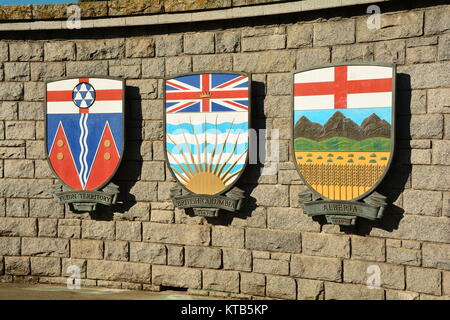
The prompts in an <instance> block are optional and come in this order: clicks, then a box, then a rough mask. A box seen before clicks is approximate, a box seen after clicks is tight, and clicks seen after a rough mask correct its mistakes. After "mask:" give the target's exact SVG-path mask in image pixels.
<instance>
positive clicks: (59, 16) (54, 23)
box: [0, 0, 391, 31]
mask: <svg viewBox="0 0 450 320" xmlns="http://www.w3.org/2000/svg"><path fill="white" fill-rule="evenodd" d="M385 1H391V0H327V1H323V0H301V1H295V0H115V1H98V2H82V3H74V4H70V3H68V4H51V5H17V6H0V31H24V30H53V29H66V28H67V25H66V19H67V18H68V17H69V16H71V13H69V14H68V12H67V7H68V6H70V5H77V6H79V7H80V18H81V28H105V27H123V26H140V25H158V24H171V23H186V22H198V21H213V20H229V19H237V18H249V17H257V16H265V15H275V14H286V13H295V12H303V11H312V10H320V9H327V8H328V9H329V8H337V7H343V6H352V5H360V4H370V3H377V2H385Z"/></svg>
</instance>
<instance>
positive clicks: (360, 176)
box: [293, 64, 395, 200]
mask: <svg viewBox="0 0 450 320" xmlns="http://www.w3.org/2000/svg"><path fill="white" fill-rule="evenodd" d="M394 91H395V67H394V66H393V65H385V64H349V65H327V66H323V67H316V68H313V69H308V70H303V71H299V72H296V73H294V103H293V151H294V159H295V163H296V166H297V169H298V171H299V173H300V175H301V176H302V178H303V180H304V181H305V183H306V184H307V185H308V186H309V187H310V188H311V189H313V190H314V191H315V192H316V193H318V194H319V195H320V198H323V199H326V200H359V199H362V198H364V197H365V196H367V195H368V194H369V193H371V192H372V191H373V190H374V189H375V188H376V187H377V186H378V184H379V183H380V182H381V180H382V178H383V177H384V175H385V173H386V172H387V170H388V168H389V166H390V163H391V160H392V156H393V150H394V114H395V113H394Z"/></svg>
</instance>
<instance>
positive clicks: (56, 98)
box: [46, 78, 124, 211]
mask: <svg viewBox="0 0 450 320" xmlns="http://www.w3.org/2000/svg"><path fill="white" fill-rule="evenodd" d="M46 89H47V90H46V152H47V155H48V161H49V163H50V166H51V168H52V170H53V172H54V173H55V174H56V176H57V177H58V178H59V180H60V181H61V183H57V184H56V185H54V192H55V193H54V198H55V199H56V200H57V201H58V202H59V203H69V204H70V205H71V206H72V208H73V209H74V210H75V211H93V210H95V209H96V205H97V204H98V203H100V204H103V205H111V204H113V203H115V201H116V197H117V194H118V187H117V186H116V185H114V184H112V183H110V184H109V185H107V184H108V182H109V181H110V179H111V178H112V177H113V176H114V173H115V172H116V170H117V168H118V166H119V164H120V161H121V158H122V152H123V147H124V131H123V121H124V117H123V102H124V83H123V81H122V80H118V79H110V78H71V79H63V80H58V81H52V82H48V83H47V88H46Z"/></svg>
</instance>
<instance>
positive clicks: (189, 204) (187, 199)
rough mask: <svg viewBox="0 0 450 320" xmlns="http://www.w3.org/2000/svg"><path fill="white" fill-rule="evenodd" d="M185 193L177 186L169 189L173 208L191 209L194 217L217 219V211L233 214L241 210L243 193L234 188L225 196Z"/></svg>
mask: <svg viewBox="0 0 450 320" xmlns="http://www.w3.org/2000/svg"><path fill="white" fill-rule="evenodd" d="M183 193H184V194H183ZM186 193H187V192H186V190H183V189H182V188H181V187H179V186H177V187H175V188H172V189H171V198H172V201H173V204H174V206H175V207H177V208H180V209H189V208H192V209H193V210H194V214H195V215H197V216H203V217H217V216H218V213H219V209H223V210H227V211H230V212H235V211H236V210H239V209H240V208H241V206H242V199H243V198H244V196H243V191H242V190H241V189H239V188H236V187H235V188H233V189H231V190H230V191H229V192H227V193H226V194H225V196H221V195H198V194H193V193H188V194H186Z"/></svg>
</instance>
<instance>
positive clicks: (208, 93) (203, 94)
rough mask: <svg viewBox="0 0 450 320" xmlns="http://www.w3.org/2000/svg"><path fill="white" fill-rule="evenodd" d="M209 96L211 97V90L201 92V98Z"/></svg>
mask: <svg viewBox="0 0 450 320" xmlns="http://www.w3.org/2000/svg"><path fill="white" fill-rule="evenodd" d="M209 97H211V92H208V91H203V92H202V93H200V98H209Z"/></svg>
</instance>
